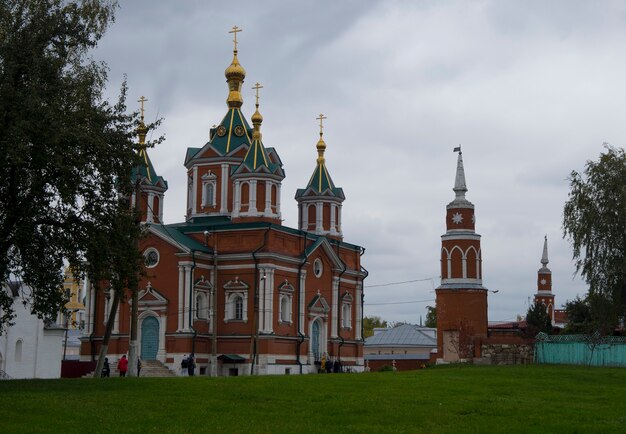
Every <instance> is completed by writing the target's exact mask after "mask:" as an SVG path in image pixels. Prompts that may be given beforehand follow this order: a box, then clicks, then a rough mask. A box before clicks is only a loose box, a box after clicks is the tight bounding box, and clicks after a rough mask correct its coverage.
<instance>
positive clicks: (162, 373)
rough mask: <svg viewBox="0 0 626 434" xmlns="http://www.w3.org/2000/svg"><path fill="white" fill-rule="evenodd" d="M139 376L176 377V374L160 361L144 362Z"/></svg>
mask: <svg viewBox="0 0 626 434" xmlns="http://www.w3.org/2000/svg"><path fill="white" fill-rule="evenodd" d="M139 375H140V376H141V377H176V374H174V373H173V372H172V371H171V370H170V369H169V368H168V367H167V366H165V365H164V364H163V363H161V362H159V361H158V360H142V361H141V372H140V374H139Z"/></svg>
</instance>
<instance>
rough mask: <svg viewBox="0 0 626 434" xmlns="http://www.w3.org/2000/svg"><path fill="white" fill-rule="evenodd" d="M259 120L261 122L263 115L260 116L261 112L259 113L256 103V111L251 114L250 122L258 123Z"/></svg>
mask: <svg viewBox="0 0 626 434" xmlns="http://www.w3.org/2000/svg"><path fill="white" fill-rule="evenodd" d="M261 122H263V116H261V113H259V106H258V105H257V106H256V111H255V112H254V114H253V115H252V124H254V125H256V124H260V123H261Z"/></svg>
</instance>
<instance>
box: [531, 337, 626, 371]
mask: <svg viewBox="0 0 626 434" xmlns="http://www.w3.org/2000/svg"><path fill="white" fill-rule="evenodd" d="M535 363H548V364H566V365H589V366H623V367H626V337H623V336H600V335H599V334H597V333H596V334H593V335H547V334H545V333H539V334H538V335H537V337H536V338H535Z"/></svg>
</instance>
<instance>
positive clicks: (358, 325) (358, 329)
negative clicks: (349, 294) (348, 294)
mask: <svg viewBox="0 0 626 434" xmlns="http://www.w3.org/2000/svg"><path fill="white" fill-rule="evenodd" d="M354 293H355V294H354V296H355V297H354V302H355V303H356V306H355V308H356V309H355V312H356V323H355V325H354V327H355V338H356V339H357V340H358V339H361V324H362V323H363V312H362V311H361V299H362V294H363V289H362V283H361V282H359V283H357V284H356V290H355V291H354Z"/></svg>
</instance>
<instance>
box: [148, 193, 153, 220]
mask: <svg viewBox="0 0 626 434" xmlns="http://www.w3.org/2000/svg"><path fill="white" fill-rule="evenodd" d="M153 207H154V193H148V206H147V207H146V221H147V222H148V223H152V222H153V221H154V217H153V216H154V214H153V211H152V210H153Z"/></svg>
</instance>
